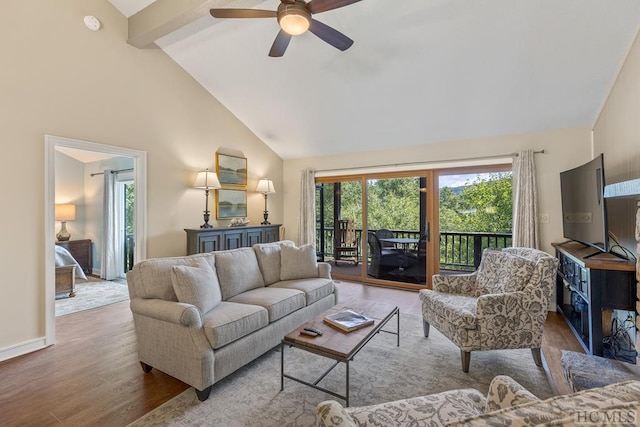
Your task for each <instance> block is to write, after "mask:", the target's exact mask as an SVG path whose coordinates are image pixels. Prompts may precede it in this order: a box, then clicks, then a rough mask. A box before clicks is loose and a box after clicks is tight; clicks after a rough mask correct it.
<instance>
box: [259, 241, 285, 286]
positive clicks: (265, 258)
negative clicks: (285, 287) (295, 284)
mask: <svg viewBox="0 0 640 427" xmlns="http://www.w3.org/2000/svg"><path fill="white" fill-rule="evenodd" d="M281 245H286V246H295V244H294V243H293V242H292V241H291V240H282V241H280V242H273V243H257V244H255V245H253V250H254V251H255V252H256V257H257V258H258V265H259V266H260V271H261V272H262V278H263V279H264V284H265V286H269V285H270V284H272V283H275V282H279V281H280V246H281Z"/></svg>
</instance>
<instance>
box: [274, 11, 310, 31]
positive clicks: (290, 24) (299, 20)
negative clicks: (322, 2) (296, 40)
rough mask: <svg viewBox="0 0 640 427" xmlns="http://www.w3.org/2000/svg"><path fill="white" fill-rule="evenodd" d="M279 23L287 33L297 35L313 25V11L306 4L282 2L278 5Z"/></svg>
mask: <svg viewBox="0 0 640 427" xmlns="http://www.w3.org/2000/svg"><path fill="white" fill-rule="evenodd" d="M278 24H280V28H282V29H283V30H284V31H285V32H286V33H287V34H290V35H292V36H297V35H299V34H302V33H304V32H305V31H307V30H308V29H309V26H310V25H311V12H309V10H308V9H307V8H306V6H304V5H300V4H284V3H283V4H281V5H280V7H278Z"/></svg>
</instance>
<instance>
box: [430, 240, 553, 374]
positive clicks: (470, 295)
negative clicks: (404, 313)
mask: <svg viewBox="0 0 640 427" xmlns="http://www.w3.org/2000/svg"><path fill="white" fill-rule="evenodd" d="M557 268H558V260H557V259H556V258H554V257H552V256H551V255H549V254H547V253H546V252H543V251H539V250H537V249H529V248H505V249H503V250H496V249H485V251H484V253H483V255H482V261H481V263H480V266H479V267H478V270H477V271H475V272H474V273H472V274H464V275H449V276H444V275H434V276H433V290H427V289H425V290H421V291H420V299H421V301H422V317H423V320H424V336H425V337H428V336H429V328H430V326H431V325H433V326H434V327H435V328H436V329H437V330H438V331H440V332H441V333H442V334H443V335H445V336H446V337H447V338H449V339H450V340H451V341H453V343H454V344H456V345H457V346H458V347H460V355H461V357H462V370H463V371H464V372H469V362H470V360H471V352H472V351H479V350H496V349H515V348H530V349H531V354H532V355H533V359H534V361H535V363H536V365H538V366H542V359H541V356H540V345H541V342H542V330H543V326H544V322H545V319H546V317H547V310H548V307H549V300H550V298H551V294H552V291H553V289H554V284H555V277H556V269H557Z"/></svg>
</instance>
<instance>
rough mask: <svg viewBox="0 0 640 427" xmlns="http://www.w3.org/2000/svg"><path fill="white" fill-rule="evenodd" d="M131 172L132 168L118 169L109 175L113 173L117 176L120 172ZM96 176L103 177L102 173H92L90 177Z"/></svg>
mask: <svg viewBox="0 0 640 427" xmlns="http://www.w3.org/2000/svg"><path fill="white" fill-rule="evenodd" d="M132 170H133V168H129V169H120V170H117V171H111V173H115V174H119V173H120V172H131V171H132ZM96 175H104V172H96V173H92V174H91V176H96Z"/></svg>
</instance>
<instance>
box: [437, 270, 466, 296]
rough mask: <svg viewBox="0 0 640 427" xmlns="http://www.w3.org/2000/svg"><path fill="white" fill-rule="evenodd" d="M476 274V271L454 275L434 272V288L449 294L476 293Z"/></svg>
mask: <svg viewBox="0 0 640 427" xmlns="http://www.w3.org/2000/svg"><path fill="white" fill-rule="evenodd" d="M476 275H477V273H476V272H473V273H471V274H453V275H441V274H434V275H433V277H432V289H433V290H434V291H436V292H444V293H447V294H459V295H476Z"/></svg>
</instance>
